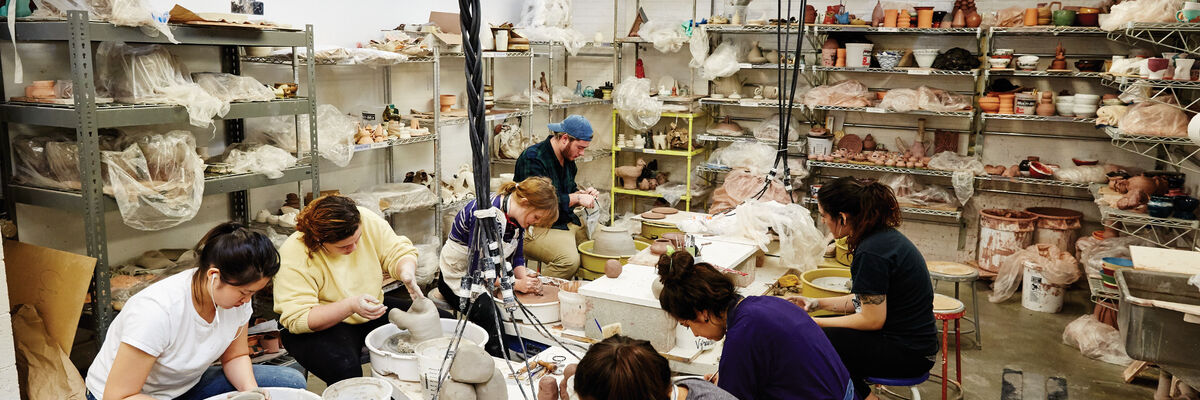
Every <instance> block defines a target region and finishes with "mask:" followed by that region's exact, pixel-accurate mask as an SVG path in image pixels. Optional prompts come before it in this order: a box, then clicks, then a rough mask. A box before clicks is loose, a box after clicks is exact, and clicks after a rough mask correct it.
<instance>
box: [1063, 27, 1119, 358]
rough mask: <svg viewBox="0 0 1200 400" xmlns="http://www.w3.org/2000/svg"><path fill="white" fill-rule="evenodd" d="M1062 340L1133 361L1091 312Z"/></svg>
mask: <svg viewBox="0 0 1200 400" xmlns="http://www.w3.org/2000/svg"><path fill="white" fill-rule="evenodd" d="M1114 8H1115V7H1114ZM1062 340H1063V344H1065V345H1067V346H1071V347H1075V348H1078V349H1079V351H1080V352H1082V353H1083V355H1084V356H1085V357H1087V358H1091V359H1096V360H1100V361H1104V362H1106V363H1109V364H1116V365H1120V366H1126V365H1129V364H1130V363H1132V362H1133V359H1131V358H1129V355H1128V354H1126V353H1125V338H1124V337H1123V336H1121V332H1119V331H1117V328H1113V327H1111V326H1108V325H1107V324H1105V323H1103V322H1100V321H1097V320H1096V318H1095V317H1093V316H1092V315H1091V314H1085V315H1080V316H1079V318H1076V319H1075V320H1074V321H1072V322H1071V323H1069V324H1067V328H1066V329H1063V336H1062Z"/></svg>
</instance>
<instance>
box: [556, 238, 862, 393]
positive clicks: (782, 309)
mask: <svg viewBox="0 0 1200 400" xmlns="http://www.w3.org/2000/svg"><path fill="white" fill-rule="evenodd" d="M658 275H659V279H660V280H661V281H662V284H663V288H662V292H661V293H660V294H659V297H658V301H659V304H660V305H661V306H662V309H663V311H666V312H667V314H670V315H671V317H672V318H675V319H676V320H677V321H679V323H680V324H682V325H683V326H685V327H687V328H688V329H690V330H691V331H692V334H694V335H696V336H700V337H704V338H707V339H710V340H714V341H717V340H721V339H722V338H724V339H725V345H724V347H723V349H722V350H721V363H720V365H718V366H717V373H716V374H715V375H712V376H709V377H708V378H709V379H710V380H711V381H715V383H716V384H717V386H718V387H720V388H721V389H724V390H725V391H727V392H729V393H730V394H732V395H734V396H735V397H737V398H738V399H741V400H757V399H814V400H852V399H855V398H856V397H855V391H854V386H853V384H852V383H851V382H850V373H849V372H847V371H846V367H845V366H843V365H842V361H841V359H839V358H838V354H837V352H836V351H835V350H834V349H833V346H832V345H830V344H829V339H827V338H826V337H825V333H824V332H821V328H820V327H818V326H817V324H816V323H814V322H813V319H812V318H811V317H809V316H808V314H806V313H804V311H803V310H801V309H800V308H798V307H796V306H795V305H793V304H792V303H789V302H788V301H787V300H784V299H781V298H778V297H773V296H751V297H742V296H741V295H739V294H737V291H736V290H734V286H733V282H732V281H730V280H729V278H728V277H726V276H725V275H724V274H722V273H721V272H719V271H717V270H716V269H715V268H713V266H712V265H709V264H706V263H695V262H694V260H693V259H692V256H691V255H690V254H688V253H687V252H683V251H680V252H674V253H672V254H665V255H663V256H662V257H660V258H659V260H658ZM575 379H576V381H577V382H578V380H579V379H581V378H578V377H577V378H575ZM577 386H578V384H577Z"/></svg>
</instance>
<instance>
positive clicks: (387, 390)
mask: <svg viewBox="0 0 1200 400" xmlns="http://www.w3.org/2000/svg"><path fill="white" fill-rule="evenodd" d="M391 398H392V384H391V383H388V381H386V380H384V379H382V378H375V377H361V378H350V379H346V380H344V381H341V382H338V383H335V384H333V385H331V386H329V387H328V388H326V389H325V391H324V392H322V393H321V399H323V400H390V399H391ZM271 399H272V400H274V399H275V397H274V396H272V397H271Z"/></svg>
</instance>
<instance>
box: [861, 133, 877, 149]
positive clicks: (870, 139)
mask: <svg viewBox="0 0 1200 400" xmlns="http://www.w3.org/2000/svg"><path fill="white" fill-rule="evenodd" d="M876 144H877V143H875V137H874V136H871V134H869V133H868V134H867V137H865V138H863V141H862V147H863V150H864V151H872V150H875V145H876Z"/></svg>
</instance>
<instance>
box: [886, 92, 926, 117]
mask: <svg viewBox="0 0 1200 400" xmlns="http://www.w3.org/2000/svg"><path fill="white" fill-rule="evenodd" d="M879 108H882V109H885V110H892V111H898V112H909V111H913V110H917V109H919V108H920V106H919V105H918V104H917V90H916V89H904V88H900V89H891V90H888V91H887V94H885V95H883V100H882V101H880V102H879Z"/></svg>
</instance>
